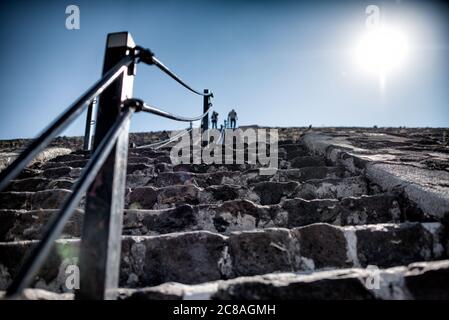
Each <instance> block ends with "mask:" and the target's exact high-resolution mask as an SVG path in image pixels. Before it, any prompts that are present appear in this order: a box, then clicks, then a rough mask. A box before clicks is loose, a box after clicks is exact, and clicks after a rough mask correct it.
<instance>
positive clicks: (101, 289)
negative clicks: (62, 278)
mask: <svg viewBox="0 0 449 320" xmlns="http://www.w3.org/2000/svg"><path fill="white" fill-rule="evenodd" d="M134 47H135V44H134V41H133V39H132V37H131V35H130V34H129V33H128V32H119V33H111V34H108V37H107V41H106V53H105V59H104V65H103V73H106V72H108V70H109V69H110V68H111V67H112V66H113V65H114V64H115V63H117V61H119V60H120V59H122V58H123V57H124V56H127V55H129V54H131V51H132V49H133V48H134ZM134 66H135V65H134V64H131V65H130V66H129V68H128V72H124V73H123V74H122V75H121V76H120V77H119V78H117V80H116V81H114V82H113V83H112V84H111V85H110V86H109V87H108V88H107V89H106V90H105V91H104V92H103V93H102V94H101V96H100V99H99V104H98V109H97V120H96V126H95V137H94V146H93V151H95V150H96V148H98V146H99V144H100V143H101V141H102V139H103V138H104V136H105V135H106V133H107V132H108V131H109V129H110V128H111V126H113V124H114V123H115V121H116V120H117V118H118V117H119V116H120V113H121V109H122V104H123V101H124V100H126V99H128V98H131V97H132V88H133V80H134V73H135V72H134ZM128 133H129V122H127V123H126V124H124V127H123V129H122V130H121V132H120V135H119V136H118V138H117V141H116V143H115V146H114V147H113V149H112V151H111V153H110V155H109V156H108V158H107V159H106V161H105V163H104V164H103V166H102V167H101V169H100V171H99V172H98V174H97V177H96V179H95V181H94V182H93V183H92V184H91V186H90V187H89V189H88V191H87V193H86V206H85V216H84V224H83V230H82V235H81V249H80V261H79V264H80V289H79V290H77V291H76V292H75V297H76V299H92V300H100V299H101V300H102V299H115V297H116V292H117V290H116V288H117V287H118V279H119V267H120V252H121V235H122V225H123V210H124V198H125V180H126V167H127V157H128Z"/></svg>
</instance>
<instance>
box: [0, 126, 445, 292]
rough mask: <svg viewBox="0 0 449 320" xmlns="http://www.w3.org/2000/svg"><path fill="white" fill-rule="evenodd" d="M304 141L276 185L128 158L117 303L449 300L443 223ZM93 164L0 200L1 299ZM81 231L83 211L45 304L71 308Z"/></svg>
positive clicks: (230, 171)
mask: <svg viewBox="0 0 449 320" xmlns="http://www.w3.org/2000/svg"><path fill="white" fill-rule="evenodd" d="M300 133H301V132H300V131H299V130H294V129H291V130H284V131H281V133H280V141H279V170H278V171H277V172H276V173H275V174H274V175H271V176H268V175H260V174H259V172H258V167H257V166H255V165H252V164H240V165H238V164H233V165H203V164H201V165H194V164H180V165H172V164H171V161H170V157H169V148H168V147H167V148H164V149H162V150H158V151H154V150H151V149H136V148H132V149H130V151H129V164H128V171H127V195H126V209H125V212H124V229H123V238H122V239H123V241H122V259H121V271H120V274H121V275H120V287H121V288H122V289H120V290H119V291H120V295H119V297H120V298H121V299H170V298H178V299H203V298H216V299H266V298H275V299H372V298H376V299H413V298H416V299H426V298H446V299H447V298H449V260H444V259H447V258H448V254H447V241H448V236H447V233H446V231H445V228H444V221H443V223H442V221H440V220H439V219H434V218H429V216H427V215H424V214H423V213H422V212H421V211H420V210H419V209H417V208H416V205H415V204H412V203H410V201H409V200H408V199H407V197H406V196H404V194H402V193H401V192H392V191H391V190H389V191H386V190H385V191H384V190H383V188H382V187H380V186H379V185H377V184H375V183H373V182H372V181H370V180H369V179H368V178H367V177H366V176H365V174H363V170H362V171H359V172H352V171H350V170H348V169H347V168H346V167H344V166H343V165H341V164H339V163H335V162H333V161H331V160H330V159H329V157H326V156H325V155H320V154H316V153H315V152H311V150H310V148H309V147H308V146H307V145H306V144H305V143H303V140H302V138H301V137H300ZM87 160H88V155H87V154H86V153H84V152H80V151H75V152H72V153H70V154H67V155H61V156H57V157H55V158H53V159H51V160H49V161H47V162H41V163H35V164H33V165H32V166H31V167H29V168H28V169H26V170H25V171H24V172H23V173H22V174H21V175H20V176H19V177H18V178H17V179H16V180H14V181H13V182H12V183H11V185H10V186H9V187H8V189H7V190H5V191H4V192H2V193H0V208H1V210H0V242H1V243H0V290H4V289H5V288H6V286H7V285H8V283H9V282H10V280H11V277H13V276H14V275H15V274H16V272H17V271H18V267H19V265H20V262H21V261H22V259H23V257H24V256H25V254H26V252H27V250H29V248H30V247H31V246H32V245H33V244H34V243H35V242H36V241H37V240H38V239H39V238H40V235H41V232H42V230H43V227H44V225H45V222H46V221H48V219H50V218H51V216H52V215H53V214H54V213H55V212H56V209H57V208H58V207H59V206H60V205H61V203H62V201H63V200H64V198H65V196H66V195H67V194H68V193H70V191H69V190H70V187H71V185H72V184H73V183H74V179H75V178H76V177H77V176H78V175H79V174H80V171H81V169H82V167H83V166H84V165H85V164H86V162H87ZM448 212H449V209H448ZM82 221H83V202H82V203H80V206H79V209H78V211H77V212H76V214H75V216H74V217H73V219H71V221H70V223H69V224H68V225H67V227H66V228H65V231H64V235H63V238H62V239H60V240H58V242H57V244H56V246H55V248H54V250H53V251H52V254H51V257H50V258H49V259H48V261H47V263H46V265H45V266H44V267H43V268H42V270H41V271H40V273H39V276H38V277H37V278H36V281H35V283H34V287H35V288H41V289H46V290H49V291H52V292H55V293H54V294H53V293H48V292H47V293H44V292H41V293H40V295H39V294H37V297H38V298H39V297H41V298H42V297H43V298H59V299H65V298H71V297H72V295H71V294H67V293H65V294H62V293H63V292H67V291H68V290H67V288H66V287H65V285H64V284H65V282H64V280H65V276H66V275H65V267H66V266H67V265H68V264H72V263H74V262H76V256H77V247H78V245H79V236H80V230H81V225H82ZM33 292H34V293H33ZM36 292H39V291H33V290H30V291H28V294H29V296H30V297H34V298H36ZM33 294H34V295H33Z"/></svg>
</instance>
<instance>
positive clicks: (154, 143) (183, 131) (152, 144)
mask: <svg viewBox="0 0 449 320" xmlns="http://www.w3.org/2000/svg"><path fill="white" fill-rule="evenodd" d="M191 130H192V128H189V129H187V130H181V131H180V132H179V133H177V134H175V135H174V136H173V137H171V138H168V139H165V140H162V141H158V142H153V143H150V144H145V145H141V146H137V147H136V149H143V148H153V147H155V148H154V149H159V147H158V146H159V145H161V144H165V143H166V142H167V143H170V142H173V141H176V140H177V139H179V138H181V137H182V136H184V135H185V134H186V133H188V132H190V131H191Z"/></svg>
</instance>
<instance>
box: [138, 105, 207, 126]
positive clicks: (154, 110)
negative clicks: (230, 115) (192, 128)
mask: <svg viewBox="0 0 449 320" xmlns="http://www.w3.org/2000/svg"><path fill="white" fill-rule="evenodd" d="M211 109H212V108H210V109H209V110H207V111H206V112H204V113H203V114H202V115H199V116H196V117H192V118H188V117H183V116H178V115H175V114H173V113H170V112H167V111H163V110H160V109H158V108H156V107H154V106H151V105H148V104H146V103H144V105H143V107H142V111H144V112H148V113H152V114H155V115H158V116H161V117H164V118H168V119H172V120H176V121H182V122H193V121H198V120H202V119H203V118H204V117H205V116H206V115H207V114H208V113H209V111H210V110H211Z"/></svg>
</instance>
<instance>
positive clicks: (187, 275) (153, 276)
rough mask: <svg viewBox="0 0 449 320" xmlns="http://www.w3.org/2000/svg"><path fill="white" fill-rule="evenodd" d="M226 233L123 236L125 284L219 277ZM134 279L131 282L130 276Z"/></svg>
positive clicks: (123, 275)
mask: <svg viewBox="0 0 449 320" xmlns="http://www.w3.org/2000/svg"><path fill="white" fill-rule="evenodd" d="M225 246H226V237H224V236H221V235H218V234H213V233H210V232H207V231H198V232H187V233H173V234H168V235H163V236H157V237H146V238H139V237H132V238H131V237H125V239H124V241H123V254H122V256H123V255H124V256H125V257H126V258H124V259H123V260H122V267H121V279H122V283H123V282H125V283H126V284H127V285H131V286H132V285H139V286H145V285H158V284H161V283H163V282H168V281H176V282H181V283H199V282H205V281H211V280H218V279H220V278H221V277H222V273H221V270H220V266H219V262H220V259H221V258H222V255H223V251H224V248H225ZM133 278H135V279H138V281H135V282H134V283H133V282H131V280H132V279H133Z"/></svg>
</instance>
